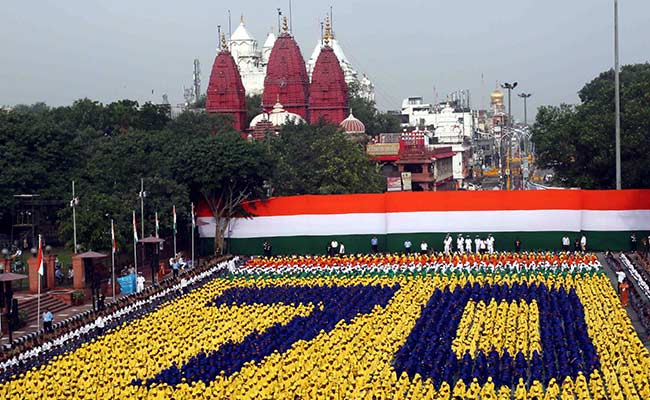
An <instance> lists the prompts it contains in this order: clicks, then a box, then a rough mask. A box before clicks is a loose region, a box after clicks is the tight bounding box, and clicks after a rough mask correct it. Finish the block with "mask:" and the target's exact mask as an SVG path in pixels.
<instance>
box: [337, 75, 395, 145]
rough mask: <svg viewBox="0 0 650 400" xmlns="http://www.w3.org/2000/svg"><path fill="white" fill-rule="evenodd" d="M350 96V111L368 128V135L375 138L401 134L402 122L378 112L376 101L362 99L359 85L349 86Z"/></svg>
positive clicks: (352, 83)
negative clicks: (396, 133) (382, 135)
mask: <svg viewBox="0 0 650 400" xmlns="http://www.w3.org/2000/svg"><path fill="white" fill-rule="evenodd" d="M348 89H349V94H350V110H352V113H353V114H354V116H355V117H356V118H357V119H358V120H359V121H361V122H363V124H364V125H365V126H366V133H367V134H368V135H371V136H374V135H377V134H379V133H386V132H399V131H400V120H399V118H397V117H396V116H394V115H390V114H388V113H382V112H380V111H379V110H377V105H376V104H375V102H374V101H371V100H368V99H366V98H364V97H361V95H360V93H359V84H358V83H357V82H351V83H350V84H348Z"/></svg>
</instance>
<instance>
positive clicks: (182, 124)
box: [167, 110, 234, 138]
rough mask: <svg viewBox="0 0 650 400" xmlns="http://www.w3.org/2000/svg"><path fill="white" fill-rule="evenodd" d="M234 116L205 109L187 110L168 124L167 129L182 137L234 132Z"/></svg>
mask: <svg viewBox="0 0 650 400" xmlns="http://www.w3.org/2000/svg"><path fill="white" fill-rule="evenodd" d="M232 121H233V120H232V117H231V116H229V115H224V114H208V113H206V112H205V111H191V110H190V111H185V112H183V113H181V114H180V115H178V116H177V117H176V118H174V119H173V120H171V121H169V123H168V124H167V129H169V130H170V131H172V132H174V133H176V134H177V135H179V136H180V137H183V138H184V137H188V136H197V135H198V136H205V135H209V134H212V135H216V134H217V133H223V132H233V131H234V129H233V127H232Z"/></svg>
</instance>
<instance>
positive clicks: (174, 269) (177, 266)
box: [172, 259, 181, 279]
mask: <svg viewBox="0 0 650 400" xmlns="http://www.w3.org/2000/svg"><path fill="white" fill-rule="evenodd" d="M180 268H181V264H180V263H179V262H178V260H176V259H174V263H173V264H172V274H173V277H174V279H176V278H177V277H178V270H179V269H180Z"/></svg>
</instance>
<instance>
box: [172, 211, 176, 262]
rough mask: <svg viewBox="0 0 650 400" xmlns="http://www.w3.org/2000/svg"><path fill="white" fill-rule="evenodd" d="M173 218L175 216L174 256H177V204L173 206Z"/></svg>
mask: <svg viewBox="0 0 650 400" xmlns="http://www.w3.org/2000/svg"><path fill="white" fill-rule="evenodd" d="M172 211H173V218H174V257H176V206H173V210H172Z"/></svg>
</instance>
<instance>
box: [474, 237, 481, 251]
mask: <svg viewBox="0 0 650 400" xmlns="http://www.w3.org/2000/svg"><path fill="white" fill-rule="evenodd" d="M482 242H483V241H482V240H481V238H480V237H479V236H478V235H476V238H474V252H476V253H479V252H480V250H481V243H482Z"/></svg>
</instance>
